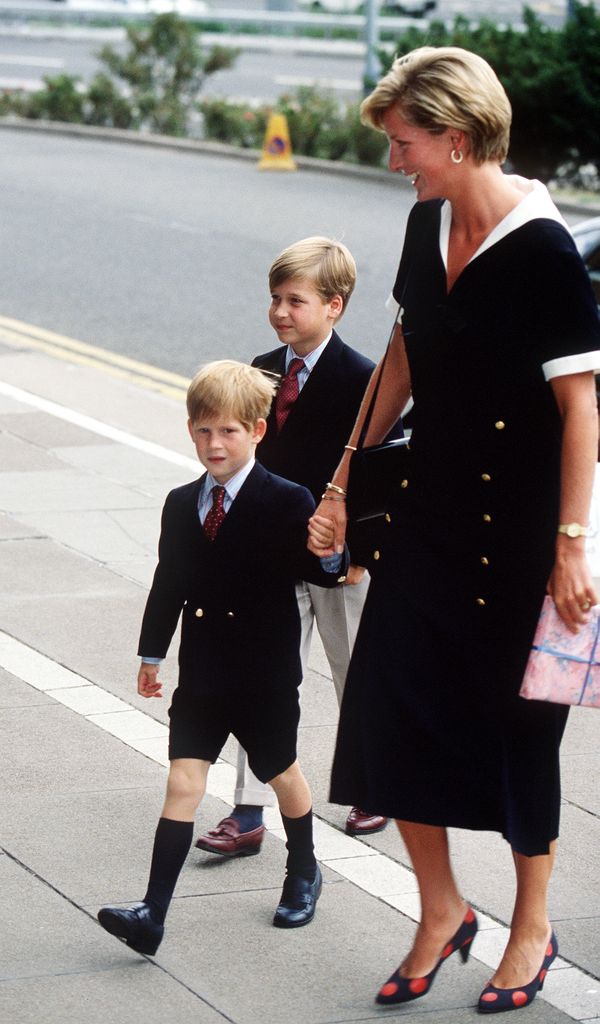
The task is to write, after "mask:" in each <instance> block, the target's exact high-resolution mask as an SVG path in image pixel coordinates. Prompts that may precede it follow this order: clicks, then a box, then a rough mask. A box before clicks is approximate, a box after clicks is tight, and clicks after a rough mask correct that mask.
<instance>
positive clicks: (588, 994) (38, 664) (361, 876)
mask: <svg viewBox="0 0 600 1024" xmlns="http://www.w3.org/2000/svg"><path fill="white" fill-rule="evenodd" d="M0 394H4V395H7V396H8V397H10V398H13V399H15V400H16V401H20V402H23V403H25V404H27V405H30V406H33V407H35V408H38V409H40V410H41V411H43V412H46V413H48V414H50V415H52V416H56V417H58V418H59V419H63V420H66V421H67V422H69V423H74V424H76V425H78V426H81V427H83V428H84V429H86V430H90V431H92V432H93V433H96V434H101V435H102V436H103V437H108V438H110V439H111V440H114V441H117V442H118V443H120V444H125V445H128V446H129V447H131V448H135V449H137V450H138V451H143V452H146V453H147V454H150V455H154V456H156V457H157V458H160V459H164V460H165V461H168V462H173V463H176V464H178V465H193V467H194V468H196V465H197V464H196V462H194V460H192V459H188V458H186V457H185V456H183V455H179V453H177V452H172V451H170V450H169V449H168V448H163V447H162V446H161V445H157V444H154V443H152V442H150V441H144V440H143V439H142V438H139V437H136V436H135V435H133V434H129V433H127V432H126V431H123V430H117V429H116V428H114V427H111V426H109V425H108V424H106V423H102V422H101V421H100V420H96V419H93V418H92V417H90V416H85V415H83V414H82V413H79V412H77V411H75V410H73V409H69V408H67V407H66V406H62V405H58V404H57V403H56V402H50V401H48V400H47V399H45V398H41V397H40V396H39V395H34V394H32V393H31V392H28V391H23V390H22V389H21V388H17V387H14V386H13V385H11V384H7V383H5V382H3V381H0ZM0 667H2V668H4V669H5V670H6V671H7V672H10V673H11V675H14V676H16V677H17V678H18V679H21V680H22V681H23V682H25V683H27V684H28V685H30V686H33V687H35V688H36V689H38V690H42V691H43V692H44V693H46V694H48V695H49V696H50V697H52V698H53V699H54V700H57V701H59V702H60V703H62V704H64V705H65V706H66V707H68V708H69V709H70V710H71V711H72V712H73V713H74V714H79V715H81V716H82V717H83V718H85V719H87V721H89V722H91V723H92V724H93V725H96V726H97V727H98V728H101V729H104V730H105V731H106V732H108V733H110V734H111V735H112V736H114V737H115V738H117V739H119V740H120V741H121V742H123V743H125V744H126V745H127V746H130V747H132V748H133V749H134V750H137V751H138V752H140V753H142V754H144V756H146V757H148V758H150V759H151V760H153V761H155V762H156V763H158V764H161V765H163V766H166V765H168V757H167V733H168V730H167V727H166V726H165V725H163V724H162V723H161V722H157V721H156V720H155V719H154V718H152V717H151V716H150V715H146V714H144V713H143V712H142V711H139V710H138V709H137V708H134V707H132V706H131V705H129V704H127V703H126V702H125V701H121V700H120V698H117V697H115V696H114V695H113V694H110V693H109V692H108V691H106V690H103V689H102V688H101V687H99V686H97V685H96V684H95V683H92V682H91V681H90V680H89V679H86V678H84V677H83V676H79V675H78V673H76V672H72V671H71V670H70V669H68V668H66V667H65V666H63V665H59V664H58V663H57V662H55V661H53V660H52V659H51V658H48V657H46V655H44V654H41V653H39V652H38V651H35V650H33V649H32V648H31V647H28V646H27V645H26V644H23V643H21V641H19V640H16V639H15V638H14V637H12V636H10V635H9V634H8V633H4V632H2V631H0ZM78 689H79V690H80V692H79V693H77V692H76V691H77V690H78ZM235 774H236V773H235V768H234V766H233V765H229V764H227V763H226V762H223V761H219V762H217V764H216V765H215V766H213V768H211V771H210V772H209V777H208V786H207V792H208V793H209V794H210V795H211V796H216V797H218V798H219V799H221V800H225V802H226V803H229V804H230V805H231V806H233V791H234V788H235ZM265 824H266V826H267V828H268V829H269V831H271V832H272V833H273V835H274V836H276V837H277V838H278V839H281V840H282V841H283V840H284V839H285V836H284V833H283V829H282V824H281V816H280V814H279V811H278V810H277V809H276V808H265ZM315 851H316V854H317V856H318V858H319V860H320V861H321V862H322V863H323V864H325V865H326V866H327V867H330V868H332V870H333V871H336V872H337V873H338V874H339V875H342V877H344V878H346V879H347V880H348V881H350V882H352V884H354V885H356V886H357V887H358V888H360V889H362V890H363V891H364V892H367V893H368V894H369V895H370V896H374V897H375V898H377V899H380V900H382V901H383V902H384V903H386V904H388V906H391V907H394V908H395V909H396V910H399V911H400V912H401V913H402V914H404V915H405V916H406V917H409V918H411V919H412V920H414V921H418V920H419V902H418V892H417V885H416V880H415V877H414V875H413V873H412V872H411V871H409V870H408V869H407V868H404V867H403V866H402V865H401V864H398V863H397V861H395V860H393V859H392V858H390V857H387V856H386V855H385V854H382V853H378V852H377V851H376V850H374V849H373V848H372V847H369V846H368V845H366V844H363V843H362V842H361V841H360V840H358V839H353V838H352V837H350V836H346V835H343V834H342V833H340V832H339V831H338V830H337V829H335V828H333V827H332V826H331V825H329V824H328V823H327V822H326V821H323V820H322V819H320V818H315ZM477 913H478V917H479V923H480V930H479V932H478V934H477V936H476V937H475V940H474V942H473V956H474V957H475V959H477V960H479V961H480V962H481V963H483V964H485V965H486V966H488V967H490V968H491V969H495V968H496V966H497V965H498V963H499V961H500V957H501V955H502V952H503V950H504V947H505V945H506V942H507V939H508V929H507V928H505V927H504V926H502V925H501V924H499V922H498V921H495V920H494V919H493V918H491V917H488V916H487V915H486V914H484V913H482V912H480V911H479V910H478V911H477ZM540 999H545V1000H546V1002H548V1003H550V1004H551V1005H552V1006H555V1007H556V1008H557V1009H559V1010H561V1011H562V1012H563V1013H567V1014H568V1015H569V1016H571V1017H572V1018H573V1019H574V1020H581V1021H583V1020H588V1021H591V1020H592V1019H594V1018H600V985H599V984H598V982H597V981H596V979H594V978H592V977H590V975H588V974H585V973H584V972H583V971H581V970H580V969H579V968H578V967H572V966H571V965H570V964H569V963H568V962H566V961H565V960H562V959H561V958H560V957H559V958H557V960H556V961H555V962H554V964H553V965H552V968H551V971H550V975H549V977H548V979H547V980H546V984H545V987H544V991H543V992H542V993H541V995H540Z"/></svg>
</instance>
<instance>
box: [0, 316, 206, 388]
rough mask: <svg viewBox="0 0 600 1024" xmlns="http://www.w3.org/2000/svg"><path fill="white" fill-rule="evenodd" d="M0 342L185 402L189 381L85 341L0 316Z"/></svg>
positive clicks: (179, 375)
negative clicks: (42, 353)
mask: <svg viewBox="0 0 600 1024" xmlns="http://www.w3.org/2000/svg"><path fill="white" fill-rule="evenodd" d="M0 339H1V340H3V341H6V342H8V343H9V344H13V345H23V344H25V345H28V346H29V347H31V348H35V349H37V350H38V351H40V352H45V353H46V354H47V355H51V356H54V357H55V358H56V359H64V360H66V361H67V362H71V363H77V364H79V365H81V366H92V367H94V368H96V369H99V370H103V371H104V372H105V373H109V374H111V376H113V377H118V378H120V379H121V380H129V381H131V382H132V383H133V384H137V385H138V386H139V387H143V388H146V389H147V390H148V391H157V392H159V393H160V394H162V395H166V396H167V397H168V398H175V399H177V400H179V401H185V396H186V391H187V388H188V384H189V380H188V378H187V377H183V376H182V375H181V374H179V373H172V372H171V371H170V370H162V369H160V367H158V366H151V365H150V364H149V363H143V362H140V361H139V360H137V359H130V358H129V356H122V355H119V354H118V353H116V352H109V351H108V350H107V349H104V348H99V347H98V346H97V345H89V344H88V343H87V342H85V341H77V340H76V339H75V338H67V337H66V336H65V335H63V334H56V333H55V332H54V331H47V330H45V329H44V328H43V327H35V326H34V325H33V324H27V323H24V322H23V321H21V320H14V319H12V318H11V317H6V316H0Z"/></svg>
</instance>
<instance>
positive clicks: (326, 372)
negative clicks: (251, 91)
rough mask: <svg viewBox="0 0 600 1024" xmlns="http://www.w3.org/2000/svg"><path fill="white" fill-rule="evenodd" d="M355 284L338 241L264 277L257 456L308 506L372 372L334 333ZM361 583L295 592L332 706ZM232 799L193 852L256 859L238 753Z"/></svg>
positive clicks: (256, 788)
mask: <svg viewBox="0 0 600 1024" xmlns="http://www.w3.org/2000/svg"><path fill="white" fill-rule="evenodd" d="M355 283H356V265H355V262H354V259H353V257H352V254H351V253H350V251H349V250H348V249H347V248H346V246H345V245H342V244H341V243H340V242H336V241H333V240H332V239H330V238H325V237H322V236H313V237H310V238H303V239H302V240H301V241H299V242H295V243H294V244H293V245H290V246H289V247H288V248H287V249H284V250H283V252H281V253H280V254H279V256H278V257H277V258H276V259H275V260H274V262H273V264H272V265H271V268H270V270H269V289H270V293H271V305H270V308H269V322H270V324H271V327H272V328H273V329H274V331H275V332H276V334H277V337H278V339H279V341H280V342H281V344H280V345H279V347H278V348H276V349H273V350H272V351H270V352H267V353H265V354H264V355H260V356H257V358H256V359H255V360H254V362H253V365H254V366H258V367H259V368H260V369H261V370H263V371H267V372H269V373H271V374H275V375H276V376H277V378H281V386H280V388H279V392H278V396H277V400H276V402H274V403H273V406H272V408H271V411H270V413H269V416H268V418H267V432H266V435H265V438H264V440H263V442H262V444H261V445H260V448H259V451H258V456H257V457H258V459H259V461H260V462H261V463H262V465H263V466H265V467H266V468H267V469H268V470H270V472H272V473H278V474H280V475H281V476H283V477H285V478H286V479H288V480H294V481H295V482H296V483H298V484H302V485H303V486H304V487H307V488H308V489H309V491H310V492H311V493H312V495H313V498H314V499H315V502H316V503H317V504H318V503H319V502H320V500H321V495H322V494H323V492H324V490H325V488H326V485H327V482H328V481H330V480H331V477H332V475H333V472H334V470H335V468H336V467H337V464H338V462H339V461H340V458H341V456H342V454H343V451H344V445H345V444H346V442H347V440H348V438H349V437H350V433H351V431H352V427H353V426H354V422H355V420H356V417H357V414H358V410H359V407H360V403H361V401H362V398H363V395H364V393H365V390H366V387H367V384H368V383H369V380H370V378H371V374H372V372H373V370H374V364H373V363H372V362H371V360H370V359H367V358H365V356H363V355H361V354H360V353H359V352H356V351H355V350H354V349H352V348H350V347H349V346H348V345H345V344H344V342H343V341H342V340H341V338H340V337H339V335H338V334H337V333H336V330H335V326H336V325H337V323H338V321H339V319H340V317H341V316H342V314H343V312H344V311H345V309H346V307H347V305H348V302H349V300H350V296H351V295H352V292H353V290H354V285H355ZM298 360H301V361H302V365H300V366H299V365H298ZM296 371H297V372H296ZM290 395H291V396H292V400H291V401H289V396H290ZM294 397H295V400H294ZM390 436H399V432H398V431H395V432H393V433H392V435H390ZM330 493H331V492H330ZM350 547H351V548H352V545H350ZM351 553H352V552H351ZM368 583H369V578H368V575H367V574H366V573H365V570H364V569H360V568H358V567H357V566H351V567H350V570H349V572H348V575H347V580H346V585H345V586H342V587H338V588H336V589H335V590H327V591H325V590H320V589H318V588H317V587H314V586H312V584H311V583H307V582H299V583H298V587H297V600H298V606H299V609H300V617H301V622H302V643H301V652H302V660H303V665H304V667H306V662H307V660H308V651H309V648H310V640H311V634H312V630H313V625H314V622H315V620H316V622H317V626H318V629H319V634H320V636H321V639H322V641H323V646H324V648H325V653H326V655H327V659H328V661H329V665H330V668H331V674H332V677H333V683H334V686H335V690H336V695H337V698H338V702H339V703H341V700H342V693H343V688H344V682H345V679H346V672H347V670H348V664H349V662H350V655H351V654H352V647H353V645H354V639H355V636H356V632H357V629H358V623H359V620H360V616H361V613H362V607H363V604H364V600H365V597H366V592H367V587H368ZM234 799H235V805H236V806H235V807H234V809H233V812H232V813H231V814H230V815H229V816H228V817H227V818H224V819H223V821H221V822H219V824H218V825H217V826H216V828H214V829H211V831H210V832H209V833H208V834H206V835H203V836H201V837H200V838H199V839H198V840H197V842H196V845H197V846H198V847H199V848H200V849H202V850H205V851H207V852H209V853H215V854H219V855H221V856H224V857H238V856H247V855H248V854H250V853H258V852H259V850H260V847H261V843H262V839H263V835H264V831H265V829H264V825H263V816H262V808H263V806H265V805H269V804H272V803H273V802H274V800H273V793H272V792H271V791H270V790H268V788H267V787H265V786H262V785H261V784H260V783H259V782H258V781H257V780H256V779H254V778H253V776H252V773H251V771H249V769H248V762H247V759H246V758H245V756H244V751H243V750H240V751H239V756H238V776H237V784H236V790H235V796H234ZM385 825H386V819H385V818H383V817H381V816H380V815H374V814H370V813H369V812H368V811H365V810H361V809H360V808H352V810H351V811H350V814H349V815H348V819H347V822H346V831H347V832H348V833H350V834H351V835H368V834H371V833H373V832H378V831H379V830H380V829H382V828H385Z"/></svg>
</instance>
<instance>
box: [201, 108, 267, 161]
mask: <svg viewBox="0 0 600 1024" xmlns="http://www.w3.org/2000/svg"><path fill="white" fill-rule="evenodd" d="M198 108H199V110H200V112H201V114H202V117H203V121H204V137H205V138H207V139H215V140H217V141H218V142H228V143H229V144H230V145H232V146H241V147H242V148H244V149H258V148H260V146H262V143H263V139H264V135H265V130H266V126H267V116H268V111H267V108H266V107H257V108H256V109H255V108H252V107H249V106H247V105H246V104H244V103H230V102H229V100H225V99H220V98H216V99H209V98H207V99H203V100H201V101H200V103H199V104H198Z"/></svg>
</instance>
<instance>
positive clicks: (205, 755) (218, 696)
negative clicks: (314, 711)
mask: <svg viewBox="0 0 600 1024" xmlns="http://www.w3.org/2000/svg"><path fill="white" fill-rule="evenodd" d="M169 719H170V726H169V760H171V761H174V760H175V759H176V758H179V757H193V758H198V759H199V760H201V761H210V762H211V764H214V762H215V761H216V760H217V758H218V756H219V754H220V753H221V750H222V749H223V747H224V745H225V742H226V740H227V738H228V736H229V735H230V734H232V735H233V736H235V738H236V739H237V740H238V741H239V743H240V744H241V746H242V747H243V748H244V750H245V751H246V753H247V755H248V763H249V765H250V768H251V769H252V771H253V772H254V774H255V775H256V777H257V779H260V781H261V782H269V781H270V780H271V779H274V778H275V777H276V776H277V775H281V773H282V772H284V771H285V770H286V769H287V768H289V767H290V765H291V764H293V763H294V761H295V760H296V756H297V755H296V743H297V738H298V722H299V721H300V701H299V695H298V690H297V689H296V688H292V687H290V688H289V689H288V688H286V689H284V690H275V691H268V692H265V693H259V694H256V693H254V694H252V695H248V694H246V693H242V694H240V693H236V694H234V693H231V692H228V693H209V694H206V693H194V692H193V691H190V690H187V689H186V688H183V689H182V688H181V687H178V688H177V689H176V690H175V692H174V694H173V700H172V703H171V707H170V708H169Z"/></svg>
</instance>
